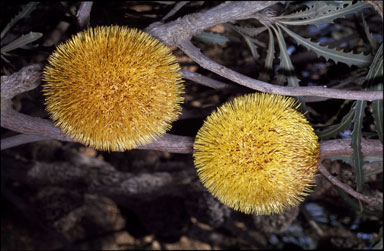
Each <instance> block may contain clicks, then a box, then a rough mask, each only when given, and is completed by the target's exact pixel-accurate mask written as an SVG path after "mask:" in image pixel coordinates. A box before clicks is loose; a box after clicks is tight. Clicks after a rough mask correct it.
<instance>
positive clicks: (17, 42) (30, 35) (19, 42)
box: [1, 32, 43, 54]
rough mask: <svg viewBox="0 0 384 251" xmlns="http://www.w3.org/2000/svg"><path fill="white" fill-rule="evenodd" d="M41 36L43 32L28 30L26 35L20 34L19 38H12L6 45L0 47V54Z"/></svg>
mask: <svg viewBox="0 0 384 251" xmlns="http://www.w3.org/2000/svg"><path fill="white" fill-rule="evenodd" d="M42 36H43V33H39V32H30V33H28V34H26V35H22V36H20V37H19V38H17V39H15V40H13V41H12V42H10V43H9V44H7V45H6V46H4V47H2V48H1V54H5V53H7V52H9V51H12V50H15V49H17V48H20V47H23V46H25V45H27V44H29V43H32V42H34V41H36V40H37V39H39V38H41V37H42Z"/></svg>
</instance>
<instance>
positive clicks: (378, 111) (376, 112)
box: [372, 83, 383, 144]
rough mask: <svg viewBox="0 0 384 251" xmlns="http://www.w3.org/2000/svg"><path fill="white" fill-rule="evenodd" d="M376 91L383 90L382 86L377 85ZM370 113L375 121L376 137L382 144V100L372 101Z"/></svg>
mask: <svg viewBox="0 0 384 251" xmlns="http://www.w3.org/2000/svg"><path fill="white" fill-rule="evenodd" d="M377 86H378V88H377V89H376V90H377V91H380V90H383V84H382V83H381V84H379V85H377ZM372 110H373V111H372V113H373V118H374V120H375V126H376V130H377V135H378V136H379V139H380V142H381V143H382V144H383V100H382V99H380V100H374V101H373V102H372Z"/></svg>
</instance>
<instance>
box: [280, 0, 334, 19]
mask: <svg viewBox="0 0 384 251" xmlns="http://www.w3.org/2000/svg"><path fill="white" fill-rule="evenodd" d="M305 5H307V6H308V7H309V8H307V9H305V10H299V11H297V12H295V13H292V14H289V15H284V16H279V17H276V19H296V18H299V19H308V18H313V17H316V16H319V15H322V14H326V13H328V12H329V11H332V10H335V9H336V7H337V6H333V5H328V4H327V3H326V2H324V1H311V2H309V3H306V4H305Z"/></svg>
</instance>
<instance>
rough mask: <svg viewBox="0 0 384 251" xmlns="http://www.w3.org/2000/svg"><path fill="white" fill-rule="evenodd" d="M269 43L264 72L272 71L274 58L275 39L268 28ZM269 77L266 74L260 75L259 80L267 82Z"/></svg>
mask: <svg viewBox="0 0 384 251" xmlns="http://www.w3.org/2000/svg"><path fill="white" fill-rule="evenodd" d="M268 35H269V43H268V52H267V58H266V59H265V69H266V71H268V70H272V64H273V59H274V58H275V39H274V37H273V33H272V31H271V29H270V28H268ZM269 79H270V76H269V74H268V73H267V72H263V73H261V74H260V80H262V81H265V82H268V81H269Z"/></svg>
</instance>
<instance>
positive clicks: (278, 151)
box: [193, 93, 320, 215]
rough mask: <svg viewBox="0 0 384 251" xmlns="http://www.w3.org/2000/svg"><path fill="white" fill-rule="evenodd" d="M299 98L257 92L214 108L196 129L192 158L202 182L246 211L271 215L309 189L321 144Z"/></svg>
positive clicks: (295, 204) (300, 197) (294, 201)
mask: <svg viewBox="0 0 384 251" xmlns="http://www.w3.org/2000/svg"><path fill="white" fill-rule="evenodd" d="M297 108H298V103H297V102H296V100H295V99H293V98H289V97H284V96H279V95H273V94H266V93H255V94H248V95H245V96H242V97H238V98H235V99H234V100H233V101H230V102H227V103H225V104H224V105H222V106H221V107H219V108H218V109H217V110H216V111H215V112H213V113H212V114H211V115H210V116H209V117H207V119H206V120H205V122H204V125H203V126H202V127H201V128H200V130H199V132H198V133H197V136H196V140H195V143H194V154H193V156H194V162H195V166H196V169H197V173H198V176H199V178H200V180H201V181H202V183H203V185H204V186H205V187H206V188H207V189H208V191H209V192H211V193H212V194H213V195H214V196H215V197H217V198H218V200H219V201H221V202H222V203H224V204H226V205H227V206H229V207H231V208H233V209H235V210H238V211H241V212H243V213H247V214H250V213H256V214H258V215H269V214H277V213H281V212H283V211H284V210H285V209H287V208H291V207H294V206H297V205H298V204H299V203H300V202H301V201H303V199H304V197H305V196H306V195H307V194H308V193H310V192H311V187H312V186H313V185H314V177H315V174H316V171H317V167H318V165H319V158H320V148H319V143H318V138H317V136H316V134H315V133H314V130H313V128H312V127H311V125H310V124H309V123H308V121H307V120H306V119H305V117H304V116H303V115H302V114H301V113H300V112H298V111H297V110H296V109H297Z"/></svg>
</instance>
